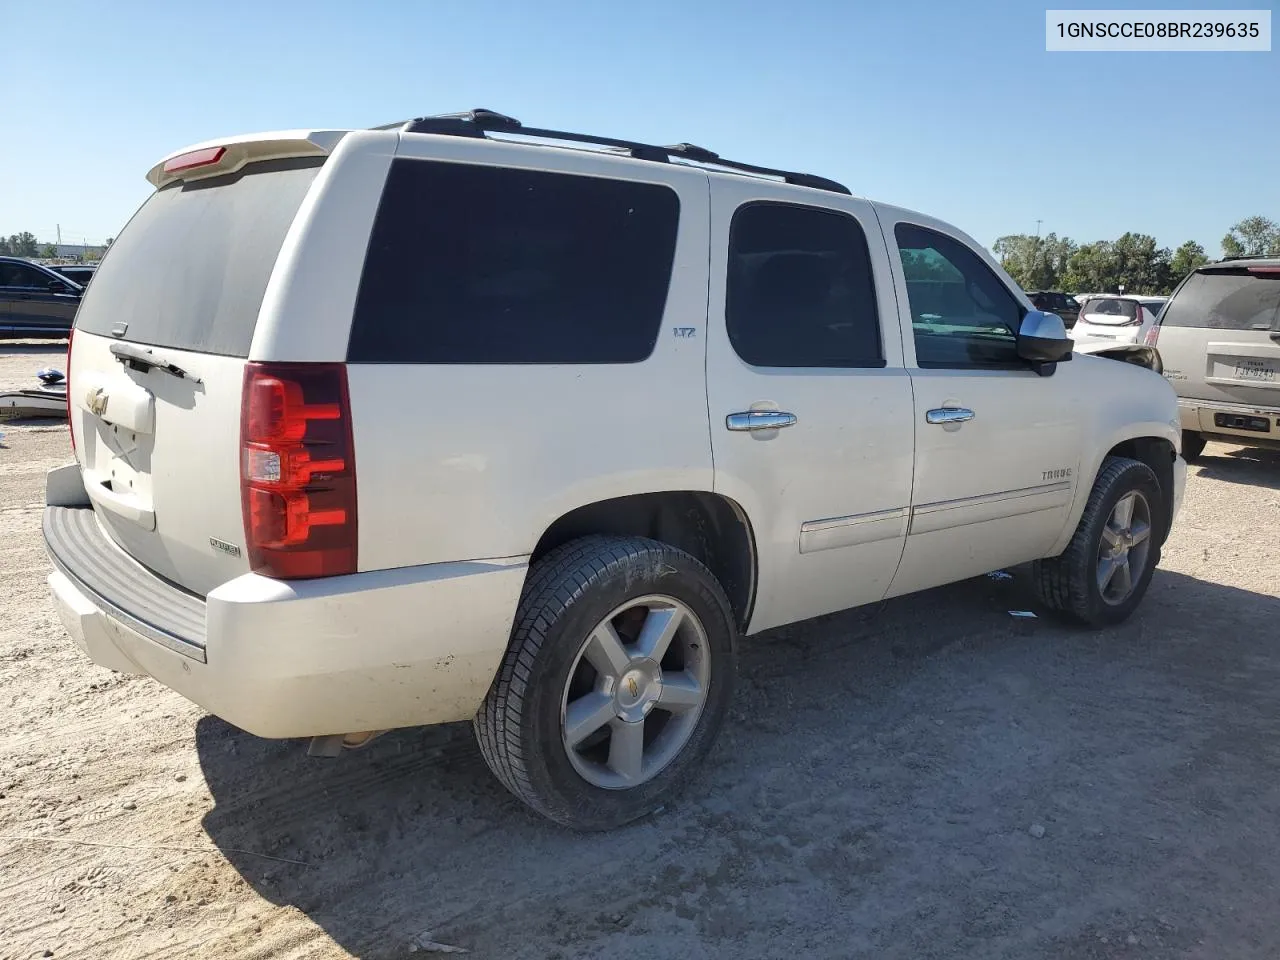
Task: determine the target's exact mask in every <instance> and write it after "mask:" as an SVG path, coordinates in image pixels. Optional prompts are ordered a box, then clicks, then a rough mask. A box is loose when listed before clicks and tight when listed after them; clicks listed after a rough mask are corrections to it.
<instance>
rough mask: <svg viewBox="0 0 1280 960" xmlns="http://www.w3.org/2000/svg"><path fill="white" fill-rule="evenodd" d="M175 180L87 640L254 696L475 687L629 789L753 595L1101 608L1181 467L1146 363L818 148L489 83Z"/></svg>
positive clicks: (377, 706) (113, 418) (95, 375)
mask: <svg viewBox="0 0 1280 960" xmlns="http://www.w3.org/2000/svg"><path fill="white" fill-rule="evenodd" d="M148 179H149V180H150V181H151V183H152V184H154V186H155V188H156V189H155V192H154V193H153V194H152V195H151V197H150V198H149V199H148V200H147V201H146V202H145V203H144V204H143V205H142V207H141V209H140V210H139V211H138V212H137V214H136V215H135V216H134V217H133V219H132V220H131V221H130V222H129V224H128V226H127V227H125V228H124V229H123V230H122V231H121V233H120V234H119V236H118V237H117V238H116V241H115V243H114V244H113V245H112V247H111V250H110V252H109V253H108V255H107V256H106V258H105V259H104V261H103V263H102V266H101V268H100V270H99V271H98V274H97V276H96V277H95V278H94V281H93V285H92V286H91V287H90V288H89V290H88V292H87V295H86V297H85V299H84V303H83V306H82V307H81V309H80V312H79V315H78V317H77V319H76V326H75V331H74V334H73V338H72V344H71V349H70V359H69V371H68V372H69V387H68V398H69V408H70V410H69V414H70V422H71V439H72V443H73V445H74V448H75V455H76V463H75V464H74V465H71V466H68V467H64V468H62V469H60V470H57V471H54V472H53V473H52V474H51V475H50V477H49V481H48V497H47V501H48V507H47V510H46V513H45V519H44V535H45V539H46V541H47V546H48V550H49V553H50V555H51V557H52V560H53V563H54V567H55V569H54V572H53V573H52V574H51V576H50V578H49V582H50V586H51V588H52V591H53V595H54V597H55V599H56V604H57V606H58V608H59V610H60V611H61V616H62V619H63V622H64V623H65V625H66V629H67V630H68V632H69V633H70V634H71V636H72V638H73V639H74V640H75V642H76V643H77V644H78V645H79V646H80V647H81V648H83V649H84V650H85V651H86V652H87V653H88V655H89V656H90V657H92V658H93V659H94V660H95V661H96V662H97V663H99V664H101V665H103V666H105V667H109V668H111V669H114V670H119V671H124V672H128V673H138V674H147V675H149V676H151V677H154V678H156V679H157V680H159V681H160V682H162V683H164V684H166V685H168V686H169V687H172V688H173V689H174V690H176V691H178V692H179V693H181V694H182V695H184V696H186V697H188V698H190V699H191V700H193V701H195V702H196V703H198V704H200V705H202V706H203V707H205V708H207V709H208V710H210V711H212V712H213V713H215V714H217V715H219V716H221V717H223V718H225V719H226V720H228V721H230V722H232V723H234V724H236V725H238V726H240V727H242V728H243V729H245V730H247V731H250V732H252V733H255V734H259V735H261V736H265V737H313V738H317V740H316V741H315V742H316V743H317V744H319V745H320V747H321V749H322V750H328V749H331V748H334V747H336V744H339V743H343V742H345V743H346V744H347V745H348V746H350V745H355V744H357V743H359V742H361V741H363V740H365V739H367V738H368V737H369V736H370V735H372V734H373V733H374V732H377V731H382V730H387V729H391V728H395V727H404V726H411V725H418V724H433V723H444V722H449V721H459V720H472V721H473V722H474V724H475V729H476V732H477V735H478V739H479V742H480V747H481V750H482V752H483V754H484V756H485V758H486V760H487V761H488V763H489V764H490V766H491V767H492V768H493V770H494V772H495V773H496V774H497V776H498V777H499V778H500V779H501V780H502V782H503V783H504V784H505V785H506V786H507V787H509V788H510V789H511V791H512V792H514V793H515V794H516V795H517V796H518V797H520V798H521V799H522V800H524V801H525V802H527V803H528V804H529V805H530V806H532V807H533V808H535V809H536V810H538V811H539V812H541V813H542V814H545V815H546V816H548V817H550V818H552V819H554V820H556V821H559V822H561V823H564V824H568V825H571V826H574V827H579V828H602V827H608V826H612V825H616V824H619V823H623V822H626V821H628V820H630V819H633V818H635V817H637V816H641V815H643V814H645V813H647V812H649V811H652V810H654V809H656V808H657V807H658V806H660V805H661V804H662V803H663V801H664V798H665V797H667V796H668V795H669V794H670V793H671V791H672V789H673V788H674V787H675V786H676V784H678V783H679V782H680V781H681V780H683V779H684V778H685V777H686V776H688V775H689V774H690V773H691V772H692V770H693V769H695V768H696V767H697V766H698V765H699V763H700V762H701V761H702V760H703V758H704V757H705V755H706V754H707V752H708V750H709V749H710V748H711V745H712V743H713V741H714V739H715V737H716V735H717V732H718V730H719V728H720V726H721V724H722V723H723V721H724V719H725V716H726V713H727V711H728V707H729V702H730V697H731V692H732V689H733V677H734V658H735V644H736V643H737V639H738V638H739V637H740V636H742V635H745V634H752V633H757V632H759V631H762V630H766V629H768V628H770V627H776V626H778V625H780V624H787V623H792V622H794V621H798V620H802V619H805V618H809V617H814V616H817V615H820V614H826V613H830V612H832V611H835V610H840V609H842V608H846V607H851V606H856V605H859V604H865V603H871V602H875V601H879V600H882V599H884V598H886V597H894V596H899V595H902V594H908V593H913V592H916V591H920V590H927V589H929V588H930V587H935V586H938V585H940V584H945V583H949V582H952V581H956V580H961V579H964V578H966V577H972V576H975V575H978V574H982V573H985V572H988V571H991V570H995V569H997V568H1001V567H1005V566H1008V565H1011V564H1020V563H1024V562H1031V561H1034V563H1035V570H1034V577H1035V582H1036V583H1037V584H1038V586H1039V589H1040V592H1041V595H1042V599H1043V602H1044V603H1045V605H1046V606H1047V607H1049V608H1051V609H1052V610H1055V611H1058V612H1060V613H1061V614H1063V615H1065V616H1066V617H1068V618H1070V619H1073V620H1075V621H1077V622H1080V623H1083V624H1087V625H1095V626H1098V625H1106V624H1111V623H1116V622H1118V621H1120V620H1122V619H1124V618H1125V617H1127V616H1128V615H1129V614H1130V613H1131V612H1132V611H1133V609H1134V608H1135V606H1136V605H1137V604H1138V603H1139V601H1140V600H1141V598H1142V596H1143V594H1144V592H1145V591H1146V588H1147V585H1148V583H1149V581H1150V578H1151V575H1152V570H1153V568H1154V567H1155V565H1156V563H1157V561H1158V559H1159V556H1160V548H1161V545H1162V543H1163V542H1164V540H1165V537H1166V535H1167V534H1168V531H1169V526H1170V523H1171V522H1172V520H1173V517H1174V516H1175V514H1176V512H1177V510H1178V505H1179V501H1180V499H1181V492H1182V487H1183V481H1184V477H1185V466H1184V464H1183V461H1182V459H1181V458H1180V456H1179V452H1178V450H1179V447H1178V445H1179V442H1180V424H1179V420H1178V410H1177V407H1176V404H1175V399H1174V394H1173V390H1172V389H1171V388H1170V386H1169V385H1168V384H1167V383H1166V382H1165V381H1164V380H1163V379H1162V378H1161V377H1160V376H1159V375H1158V374H1157V373H1155V372H1153V371H1152V370H1150V369H1144V368H1143V367H1142V366H1138V365H1134V364H1131V363H1117V362H1115V361H1114V360H1107V359H1098V358H1093V357H1075V358H1073V357H1072V355H1071V341H1070V340H1069V339H1068V338H1067V336H1066V333H1065V330H1064V329H1063V325H1062V321H1061V320H1060V319H1059V318H1058V317H1057V316H1055V315H1052V314H1044V313H1037V312H1036V311H1034V310H1032V309H1031V307H1030V304H1029V303H1028V301H1027V300H1026V297H1025V296H1024V295H1023V294H1022V293H1021V292H1020V291H1019V289H1018V287H1017V285H1016V284H1014V283H1013V281H1012V280H1011V279H1010V278H1009V277H1008V276H1007V275H1006V274H1005V273H1004V272H1003V271H1002V270H1001V269H1000V267H999V266H998V265H997V264H996V263H995V262H994V261H993V260H992V259H991V257H990V256H989V255H988V254H987V253H986V252H985V251H984V250H983V249H982V248H981V247H980V246H979V245H978V244H977V243H975V242H974V241H973V240H972V239H970V238H969V237H967V236H966V235H965V234H963V233H961V232H960V231H958V230H956V229H955V228H953V227H950V226H948V225H947V224H945V223H941V222H939V221H937V220H935V219H933V218H931V217H927V216H922V215H920V214H917V213H912V212H909V211H907V210H901V209H897V208H895V207H891V206H886V205H883V204H877V203H872V202H870V201H867V200H861V199H856V198H854V197H853V196H851V195H850V194H849V191H848V190H847V189H845V188H844V187H842V186H840V185H839V184H837V183H834V182H832V181H829V180H824V179H822V178H820V177H814V176H808V175H803V174H794V173H787V172H785V171H777V170H769V169H765V168H761V167H755V166H750V165H747V164H738V163H733V162H731V161H728V160H724V159H723V158H720V157H718V156H716V155H715V154H713V153H710V152H709V151H706V150H702V149H700V148H697V147H691V146H689V145H687V144H681V145H678V146H674V147H657V146H652V145H647V144H640V143H631V142H627V141H619V140H611V139H606V138H595V137H588V136H585V135H581V134H572V133H565V132H559V131H549V130H536V129H530V128H527V127H522V126H521V125H520V124H519V123H518V122H517V121H514V120H511V119H510V118H506V117H503V116H501V115H499V114H494V113H491V112H488V111H473V112H472V113H469V114H459V115H453V116H446V117H428V118H421V119H418V120H414V121H409V122H406V123H402V124H397V125H393V126H391V127H385V128H379V129H374V130H345V131H337V130H325V131H292V132H279V133H269V134H261V135H256V136H247V137H233V138H226V139H221V140H217V141H213V142H210V143H205V144H201V145H198V146H195V147H191V148H188V149H186V150H183V151H180V152H179V153H177V154H174V155H172V156H170V157H169V158H167V159H165V160H163V161H161V162H160V163H159V164H157V165H156V167H155V168H154V169H152V170H151V171H150V173H149V174H148ZM1062 361H1071V362H1062Z"/></svg>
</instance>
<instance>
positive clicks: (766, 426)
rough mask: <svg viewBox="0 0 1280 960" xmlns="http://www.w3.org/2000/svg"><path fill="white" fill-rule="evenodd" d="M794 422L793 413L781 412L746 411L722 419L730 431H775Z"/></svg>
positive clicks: (794, 416)
mask: <svg viewBox="0 0 1280 960" xmlns="http://www.w3.org/2000/svg"><path fill="white" fill-rule="evenodd" d="M795 422H796V415H795V414H794V413H784V412H783V411H781V410H746V411H744V412H742V413H731V414H729V415H728V416H727V417H725V418H724V425H725V426H726V427H728V428H729V429H730V430H735V431H737V430H777V429H778V428H779V427H790V426H792V425H794V424H795Z"/></svg>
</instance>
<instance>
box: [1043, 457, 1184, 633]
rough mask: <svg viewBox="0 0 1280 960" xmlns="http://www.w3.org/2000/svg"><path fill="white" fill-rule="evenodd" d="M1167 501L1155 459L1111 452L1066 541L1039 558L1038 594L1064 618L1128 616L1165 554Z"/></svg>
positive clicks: (1086, 621) (1086, 620)
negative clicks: (1152, 461)
mask: <svg viewBox="0 0 1280 960" xmlns="http://www.w3.org/2000/svg"><path fill="white" fill-rule="evenodd" d="M1126 504H1127V505H1128V511H1127V512H1126V509H1125V505H1126ZM1167 509H1168V508H1167V506H1166V504H1165V501H1164V494H1163V492H1162V491H1161V489H1160V482H1159V481H1158V480H1157V479H1156V475H1155V474H1154V473H1153V472H1152V470H1151V468H1150V467H1148V466H1147V465H1146V464H1145V463H1142V462H1141V461H1139V460H1130V459H1128V458H1126V457H1108V458H1107V459H1106V460H1105V461H1103V464H1102V469H1101V470H1100V471H1099V472H1098V479H1097V480H1095V481H1094V484H1093V490H1092V491H1091V492H1090V494H1089V501H1088V503H1087V504H1086V505H1085V509H1084V514H1083V515H1082V516H1081V517H1080V523H1079V524H1078V525H1077V526H1076V532H1075V534H1074V535H1073V536H1072V538H1071V542H1070V543H1069V544H1068V545H1067V549H1065V550H1064V551H1062V553H1060V554H1059V555H1058V556H1056V557H1051V558H1049V559H1047V560H1037V561H1036V562H1035V564H1034V567H1033V576H1034V580H1035V585H1036V592H1037V593H1038V594H1039V596H1040V600H1041V602H1042V603H1044V605H1045V606H1046V607H1048V608H1049V609H1050V610H1053V611H1054V612H1055V613H1058V614H1059V615H1060V616H1062V617H1063V618H1064V619H1066V620H1069V621H1072V622H1075V623H1079V624H1083V625H1085V626H1090V627H1103V626H1108V625H1110V624H1115V623H1120V622H1121V621H1123V620H1125V619H1127V618H1128V617H1129V615H1130V614H1131V613H1133V611H1134V609H1135V608H1136V607H1137V606H1138V604H1139V603H1141V602H1142V597H1143V595H1144V594H1145V593H1146V592H1147V586H1148V585H1149V584H1150V583H1151V575H1152V573H1153V572H1154V571H1155V568H1156V564H1158V563H1159V562H1160V544H1161V539H1162V532H1163V531H1164V529H1165V527H1166V526H1167V521H1166V517H1167Z"/></svg>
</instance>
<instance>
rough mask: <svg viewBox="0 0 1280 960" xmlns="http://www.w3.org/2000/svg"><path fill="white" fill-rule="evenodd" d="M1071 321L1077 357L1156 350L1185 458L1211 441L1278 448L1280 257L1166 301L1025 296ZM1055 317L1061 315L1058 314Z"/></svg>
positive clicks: (1183, 287) (1217, 274)
mask: <svg viewBox="0 0 1280 960" xmlns="http://www.w3.org/2000/svg"><path fill="white" fill-rule="evenodd" d="M1028 296H1029V297H1030V298H1031V299H1032V302H1033V303H1036V304H1037V305H1040V306H1041V309H1045V310H1053V309H1054V305H1055V304H1059V305H1061V304H1062V303H1063V300H1068V301H1071V302H1070V303H1068V304H1065V305H1063V306H1062V309H1064V310H1066V313H1065V314H1063V313H1060V314H1059V315H1060V316H1063V319H1064V321H1066V318H1067V316H1073V320H1074V322H1072V323H1070V324H1069V326H1070V335H1071V337H1072V339H1073V340H1074V341H1075V343H1076V350H1077V352H1082V353H1099V352H1106V351H1108V350H1110V349H1111V348H1113V347H1119V346H1123V345H1128V344H1144V345H1146V346H1149V347H1158V350H1159V354H1160V362H1161V366H1162V368H1163V373H1164V376H1165V377H1166V378H1167V379H1168V380H1169V381H1170V382H1171V383H1172V384H1173V386H1174V389H1175V391H1176V392H1177V394H1178V398H1179V399H1178V409H1179V416H1180V422H1181V425H1182V429H1183V456H1184V457H1185V458H1186V459H1187V460H1188V461H1193V460H1195V459H1196V458H1197V457H1198V456H1200V454H1201V453H1202V452H1203V450H1204V446H1205V443H1206V442H1207V441H1209V440H1220V441H1223V442H1227V443H1239V444H1243V445H1247V446H1256V447H1269V448H1280V258H1275V257H1235V258H1230V259H1227V260H1222V261H1220V262H1217V263H1211V264H1207V265H1206V266H1203V267H1201V268H1199V269H1198V270H1196V271H1194V272H1193V273H1191V274H1190V275H1189V276H1187V277H1186V278H1184V279H1183V281H1182V283H1180V284H1179V285H1178V287H1177V288H1176V289H1175V290H1174V292H1173V293H1172V295H1170V296H1168V297H1155V296H1143V295H1123V294H1109V293H1090V294H1076V295H1075V297H1074V298H1072V297H1069V296H1068V295H1066V294H1063V293H1058V292H1055V291H1036V292H1035V293H1031V294H1028ZM1054 312H1058V311H1054Z"/></svg>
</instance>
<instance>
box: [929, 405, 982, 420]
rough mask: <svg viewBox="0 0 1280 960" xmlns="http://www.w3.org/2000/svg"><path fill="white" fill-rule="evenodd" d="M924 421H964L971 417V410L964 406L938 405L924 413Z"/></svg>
mask: <svg viewBox="0 0 1280 960" xmlns="http://www.w3.org/2000/svg"><path fill="white" fill-rule="evenodd" d="M924 419H925V422H926V423H964V422H965V421H966V420H972V419H973V411H972V410H970V409H968V408H966V407H938V408H936V409H934V410H930V411H929V412H928V413H926V414H925V415H924Z"/></svg>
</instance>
